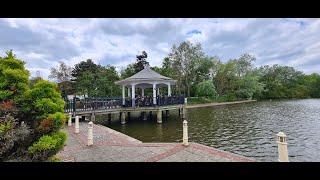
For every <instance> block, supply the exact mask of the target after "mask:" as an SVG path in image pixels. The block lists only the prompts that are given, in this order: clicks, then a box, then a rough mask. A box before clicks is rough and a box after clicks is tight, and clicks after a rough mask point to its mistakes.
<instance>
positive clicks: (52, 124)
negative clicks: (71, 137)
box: [38, 112, 67, 133]
mask: <svg viewBox="0 0 320 180" xmlns="http://www.w3.org/2000/svg"><path fill="white" fill-rule="evenodd" d="M66 119H67V116H66V115H64V114H63V113H60V112H56V113H54V114H50V115H49V116H48V117H47V118H46V119H44V120H42V121H41V122H40V125H39V127H38V130H39V132H40V133H51V132H55V131H57V130H59V129H60V128H61V127H62V126H63V125H64V124H65V122H66Z"/></svg>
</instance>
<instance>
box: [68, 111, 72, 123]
mask: <svg viewBox="0 0 320 180" xmlns="http://www.w3.org/2000/svg"><path fill="white" fill-rule="evenodd" d="M68 126H72V114H71V113H69V119H68Z"/></svg>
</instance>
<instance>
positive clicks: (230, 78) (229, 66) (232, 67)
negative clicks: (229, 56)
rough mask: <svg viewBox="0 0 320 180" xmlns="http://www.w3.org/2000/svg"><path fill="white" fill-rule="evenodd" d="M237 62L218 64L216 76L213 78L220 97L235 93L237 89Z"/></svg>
mask: <svg viewBox="0 0 320 180" xmlns="http://www.w3.org/2000/svg"><path fill="white" fill-rule="evenodd" d="M237 80H238V77H237V76H236V62H235V61H233V60H230V61H228V62H227V63H226V64H223V63H220V64H218V68H217V72H216V75H215V76H214V78H213V82H214V85H215V87H216V89H217V92H218V94H219V95H220V96H222V95H225V94H228V93H230V92H234V91H235V89H236V81H237Z"/></svg>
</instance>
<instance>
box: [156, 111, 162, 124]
mask: <svg viewBox="0 0 320 180" xmlns="http://www.w3.org/2000/svg"><path fill="white" fill-rule="evenodd" d="M157 123H159V124H160V123H162V111H161V110H158V111H157Z"/></svg>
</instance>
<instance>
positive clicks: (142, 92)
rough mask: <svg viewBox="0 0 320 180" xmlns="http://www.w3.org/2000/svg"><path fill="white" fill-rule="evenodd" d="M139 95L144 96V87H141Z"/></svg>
mask: <svg viewBox="0 0 320 180" xmlns="http://www.w3.org/2000/svg"><path fill="white" fill-rule="evenodd" d="M141 96H142V97H144V88H141Z"/></svg>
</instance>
